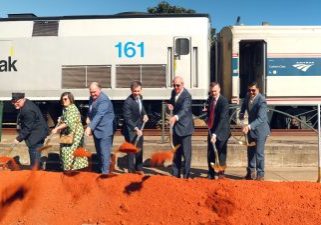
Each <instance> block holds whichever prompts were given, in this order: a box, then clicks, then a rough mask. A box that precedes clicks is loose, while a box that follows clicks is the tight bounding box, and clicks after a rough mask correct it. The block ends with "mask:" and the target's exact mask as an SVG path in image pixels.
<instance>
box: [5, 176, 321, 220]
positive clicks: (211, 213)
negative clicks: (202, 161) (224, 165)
mask: <svg viewBox="0 0 321 225" xmlns="http://www.w3.org/2000/svg"><path fill="white" fill-rule="evenodd" d="M0 203H1V204H0V224H4V225H8V224H19V225H44V224H46V225H51V224H55V225H56V224H59V225H60V224H68V225H73V224H75V225H80V224H86V225H89V224H90V225H92V224H96V225H97V224H99V225H102V224H106V225H107V224H108V225H109V224H112V225H113V224H120V225H136V224H137V225H156V224H164V225H172V224H173V225H174V224H175V225H186V224H188V225H189V224H191V225H193V224H204V225H209V224H218V225H234V224H235V225H240V224H253V225H258V224H264V225H268V224H271V225H272V224H273V225H275V224H282V225H284V224H291V225H310V224H316V225H317V224H318V225H319V224H321V185H320V184H318V183H312V182H268V181H265V182H259V181H243V180H229V179H224V180H207V179H204V178H195V179H188V180H184V179H178V178H174V177H169V176H161V175H153V176H142V175H136V174H123V175H116V176H113V177H100V176H99V175H98V174H95V173H89V172H88V173H87V172H81V173H71V174H68V175H67V174H63V173H56V172H44V171H1V172H0Z"/></svg>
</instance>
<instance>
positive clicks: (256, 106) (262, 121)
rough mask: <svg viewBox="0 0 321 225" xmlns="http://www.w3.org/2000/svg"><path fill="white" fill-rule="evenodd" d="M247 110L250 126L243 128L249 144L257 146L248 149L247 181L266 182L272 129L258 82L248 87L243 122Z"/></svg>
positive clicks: (241, 117) (241, 116) (243, 105)
mask: <svg viewBox="0 0 321 225" xmlns="http://www.w3.org/2000/svg"><path fill="white" fill-rule="evenodd" d="M245 110H246V111H247V112H248V117H249V118H248V120H249V124H248V125H246V126H244V127H243V133H244V134H246V135H248V140H249V143H251V142H255V146H248V148H247V157H248V166H247V174H246V176H245V179H247V180H254V179H256V180H264V145H265V141H266V138H267V136H268V135H269V134H270V128H269V124H268V117H267V104H266V100H265V98H264V97H263V96H262V95H261V94H260V93H259V87H258V85H257V83H256V82H253V83H251V84H249V85H248V94H247V96H246V97H245V99H244V101H243V103H242V106H241V111H240V115H239V118H240V119H241V120H243V119H244V113H245Z"/></svg>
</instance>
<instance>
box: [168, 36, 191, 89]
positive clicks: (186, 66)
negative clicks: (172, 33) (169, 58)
mask: <svg viewBox="0 0 321 225" xmlns="http://www.w3.org/2000/svg"><path fill="white" fill-rule="evenodd" d="M191 55H192V54H191V38H190V37H175V38H174V60H173V62H174V65H173V66H172V68H173V71H172V74H173V77H174V76H181V77H183V78H184V83H185V87H189V88H191V87H192V86H191V84H192V76H191V71H192V69H191V61H192V59H191ZM173 77H172V78H173Z"/></svg>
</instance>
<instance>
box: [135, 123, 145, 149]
mask: <svg viewBox="0 0 321 225" xmlns="http://www.w3.org/2000/svg"><path fill="white" fill-rule="evenodd" d="M145 124H146V122H145V121H144V122H143V124H142V126H141V127H140V130H141V131H143V130H144V127H145ZM140 138H141V136H137V137H136V140H135V143H134V145H135V146H137V144H138V141H139V140H140Z"/></svg>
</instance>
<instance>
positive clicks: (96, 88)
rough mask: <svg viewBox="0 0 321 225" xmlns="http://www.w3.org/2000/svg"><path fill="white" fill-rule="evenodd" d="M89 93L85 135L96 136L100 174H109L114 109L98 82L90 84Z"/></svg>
mask: <svg viewBox="0 0 321 225" xmlns="http://www.w3.org/2000/svg"><path fill="white" fill-rule="evenodd" d="M89 92H90V98H89V111H88V118H87V124H88V126H87V128H86V130H85V134H86V135H87V136H89V135H92V134H93V135H94V142H95V147H96V151H97V156H98V158H99V164H100V172H101V173H102V174H109V173H110V171H109V165H110V152H111V148H112V144H113V135H114V118H115V114H114V107H113V104H112V102H111V101H110V99H109V98H108V97H107V95H106V94H104V93H103V92H102V90H101V87H100V85H99V84H98V83H97V82H93V83H91V84H90V86H89Z"/></svg>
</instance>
